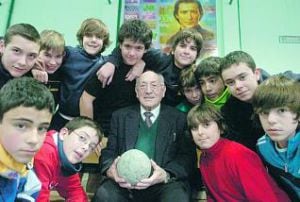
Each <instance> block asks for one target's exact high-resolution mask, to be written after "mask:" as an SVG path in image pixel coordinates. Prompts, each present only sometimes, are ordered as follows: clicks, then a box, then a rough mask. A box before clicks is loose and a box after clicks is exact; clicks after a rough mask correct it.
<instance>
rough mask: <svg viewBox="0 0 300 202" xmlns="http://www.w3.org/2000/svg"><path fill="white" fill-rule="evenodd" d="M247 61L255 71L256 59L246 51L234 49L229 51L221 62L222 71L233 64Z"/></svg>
mask: <svg viewBox="0 0 300 202" xmlns="http://www.w3.org/2000/svg"><path fill="white" fill-rule="evenodd" d="M240 63H245V64H246V65H247V66H248V67H249V68H250V69H251V70H252V71H253V72H254V71H255V69H256V64H255V62H254V59H253V58H252V57H251V55H249V54H248V53H246V52H244V51H233V52H230V53H228V54H227V55H226V56H225V57H224V58H223V59H222V62H221V65H220V71H221V73H222V72H223V71H224V70H225V69H228V68H229V67H231V65H233V64H236V65H238V64H240Z"/></svg>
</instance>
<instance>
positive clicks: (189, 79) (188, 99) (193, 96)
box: [176, 65, 202, 113]
mask: <svg viewBox="0 0 300 202" xmlns="http://www.w3.org/2000/svg"><path fill="white" fill-rule="evenodd" d="M194 71H195V68H194V66H193V65H192V66H190V67H187V68H184V69H183V70H181V72H180V77H179V80H180V88H181V93H182V94H183V95H184V97H185V99H184V100H183V101H182V102H181V103H180V104H178V105H177V106H176V108H177V109H178V110H179V111H182V112H184V113H187V112H188V111H189V110H190V109H191V108H192V107H193V106H195V105H196V104H201V103H202V92H201V90H200V88H199V85H198V83H197V81H196V79H195V75H194Z"/></svg>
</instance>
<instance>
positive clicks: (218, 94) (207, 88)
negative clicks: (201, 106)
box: [195, 56, 230, 109]
mask: <svg viewBox="0 0 300 202" xmlns="http://www.w3.org/2000/svg"><path fill="white" fill-rule="evenodd" d="M221 61H222V58H220V57H213V56H212V57H208V58H205V59H203V60H202V61H201V62H200V63H199V64H198V65H197V68H196V71H195V77H196V80H197V81H198V82H199V85H200V87H201V91H202V93H203V95H204V99H205V103H209V104H211V105H213V106H215V107H216V108H218V109H220V108H221V107H222V106H223V105H224V104H225V103H226V102H227V100H228V99H229V97H230V93H229V91H228V88H227V87H226V86H225V85H224V83H223V80H222V78H221V75H220V64H221Z"/></svg>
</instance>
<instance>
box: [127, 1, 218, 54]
mask: <svg viewBox="0 0 300 202" xmlns="http://www.w3.org/2000/svg"><path fill="white" fill-rule="evenodd" d="M129 19H142V20H144V21H145V22H147V23H148V25H149V26H150V27H151V29H152V31H153V47H154V48H160V49H162V50H164V51H165V52H170V50H171V44H172V41H173V38H174V36H175V35H176V34H177V32H178V31H180V30H181V29H185V28H194V29H196V30H197V31H199V32H200V33H201V35H202V37H203V41H204V43H203V49H202V51H201V55H200V57H201V58H203V57H207V56H211V55H218V49H217V24H216V0H125V4H124V20H129Z"/></svg>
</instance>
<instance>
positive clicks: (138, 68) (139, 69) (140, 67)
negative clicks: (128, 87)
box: [125, 60, 145, 81]
mask: <svg viewBox="0 0 300 202" xmlns="http://www.w3.org/2000/svg"><path fill="white" fill-rule="evenodd" d="M144 68H145V62H144V60H140V61H139V62H137V63H136V64H135V65H134V66H133V67H132V68H131V69H130V70H129V72H128V73H127V75H126V78H125V80H126V81H133V80H134V79H136V78H138V77H139V76H140V75H141V74H142V73H143V71H144Z"/></svg>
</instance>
